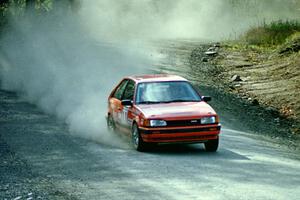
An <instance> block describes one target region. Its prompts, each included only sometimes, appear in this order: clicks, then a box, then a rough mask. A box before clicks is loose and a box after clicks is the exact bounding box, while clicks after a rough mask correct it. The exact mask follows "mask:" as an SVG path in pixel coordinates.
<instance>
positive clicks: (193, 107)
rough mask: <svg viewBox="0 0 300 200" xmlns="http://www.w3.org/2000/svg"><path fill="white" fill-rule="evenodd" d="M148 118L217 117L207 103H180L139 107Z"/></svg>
mask: <svg viewBox="0 0 300 200" xmlns="http://www.w3.org/2000/svg"><path fill="white" fill-rule="evenodd" d="M136 107H137V109H139V110H140V111H141V112H142V113H143V114H144V116H145V117H146V118H177V117H180V118H182V117H198V116H205V115H206V116H207V115H216V112H215V111H214V109H212V107H210V105H208V104H207V103H206V102H204V101H201V102H180V103H164V104H150V105H149V104H148V105H137V106H136Z"/></svg>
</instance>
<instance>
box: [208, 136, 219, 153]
mask: <svg viewBox="0 0 300 200" xmlns="http://www.w3.org/2000/svg"><path fill="white" fill-rule="evenodd" d="M204 146H205V150H206V151H207V152H216V151H217V150H218V147H219V138H218V139H215V140H208V141H207V142H205V143H204Z"/></svg>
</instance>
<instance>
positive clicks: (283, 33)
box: [243, 20, 300, 46]
mask: <svg viewBox="0 0 300 200" xmlns="http://www.w3.org/2000/svg"><path fill="white" fill-rule="evenodd" d="M298 31H300V23H299V22H298V21H294V20H286V21H282V20H279V21H273V22H271V23H268V24H267V23H263V24H262V26H259V27H254V28H251V29H250V30H248V31H247V32H246V33H245V34H244V36H243V39H244V40H245V41H246V42H247V43H248V44H250V45H260V46H272V45H280V44H283V43H284V42H285V41H286V39H287V38H288V37H290V36H291V35H293V34H294V33H296V32H298Z"/></svg>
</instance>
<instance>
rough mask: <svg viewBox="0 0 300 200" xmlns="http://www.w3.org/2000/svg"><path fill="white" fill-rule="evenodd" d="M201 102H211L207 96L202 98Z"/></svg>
mask: <svg viewBox="0 0 300 200" xmlns="http://www.w3.org/2000/svg"><path fill="white" fill-rule="evenodd" d="M202 100H203V101H205V102H208V101H211V97H209V96H202Z"/></svg>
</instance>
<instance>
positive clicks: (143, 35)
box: [0, 0, 298, 144]
mask: <svg viewBox="0 0 300 200" xmlns="http://www.w3.org/2000/svg"><path fill="white" fill-rule="evenodd" d="M62 2H63V1H62ZM78 2H79V6H78V9H76V11H72V10H70V9H65V10H64V6H63V5H61V6H58V7H60V9H57V11H55V10H54V11H51V12H50V14H38V13H37V14H30V13H29V14H28V13H27V14H26V13H25V14H23V18H22V19H20V18H14V17H12V18H11V19H10V23H9V27H8V28H7V29H6V31H4V33H3V34H2V36H1V39H0V80H1V88H2V89H6V90H12V91H17V92H18V93H20V94H22V95H23V96H24V97H25V98H26V99H27V100H28V101H30V102H32V103H34V104H36V105H38V106H39V107H40V108H41V109H43V110H44V111H45V112H47V113H50V114H54V115H56V116H57V117H58V118H60V119H62V120H64V121H65V122H66V123H67V124H68V126H69V129H70V133H72V134H77V135H80V136H83V137H86V138H90V139H93V140H97V141H104V142H106V143H108V144H111V141H115V138H112V136H111V134H107V131H105V128H104V127H106V124H105V123H106V122H105V119H104V116H105V112H106V109H107V96H108V94H109V92H110V91H111V89H112V88H113V86H115V85H116V83H117V82H118V81H119V80H120V78H121V77H123V76H125V75H131V74H143V73H147V68H151V66H152V65H153V62H155V60H153V57H151V56H150V54H151V53H153V52H152V49H150V48H149V47H148V46H147V45H145V44H146V42H148V41H149V40H158V39H177V38H205V39H209V40H219V39H221V38H228V37H230V36H232V34H233V33H234V34H238V33H240V32H242V31H244V30H245V29H246V28H248V27H249V26H251V25H253V24H255V23H259V22H261V21H262V20H274V19H278V18H281V19H282V18H294V17H295V16H296V17H297V16H298V15H297V13H296V14H295V13H294V14H291V13H292V12H291V8H289V7H287V6H286V5H283V4H286V3H282V1H277V0H274V1H272V2H273V3H272V4H270V3H269V4H263V3H262V4H260V3H259V2H264V1H255V2H257V3H258V5H256V6H255V5H254V4H251V5H252V7H249V6H247V5H246V3H247V2H249V1H242V2H244V3H245V5H243V4H238V7H234V6H232V5H231V4H229V3H228V2H230V1H229V0H224V1H221V0H202V1H198V0H164V1H158V0H113V1H112V0H101V1H96V0H82V1H78ZM251 2H254V1H251ZM270 5H271V6H270ZM258 11H259V12H258ZM295 12H296V11H295ZM287 13H288V14H287Z"/></svg>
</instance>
